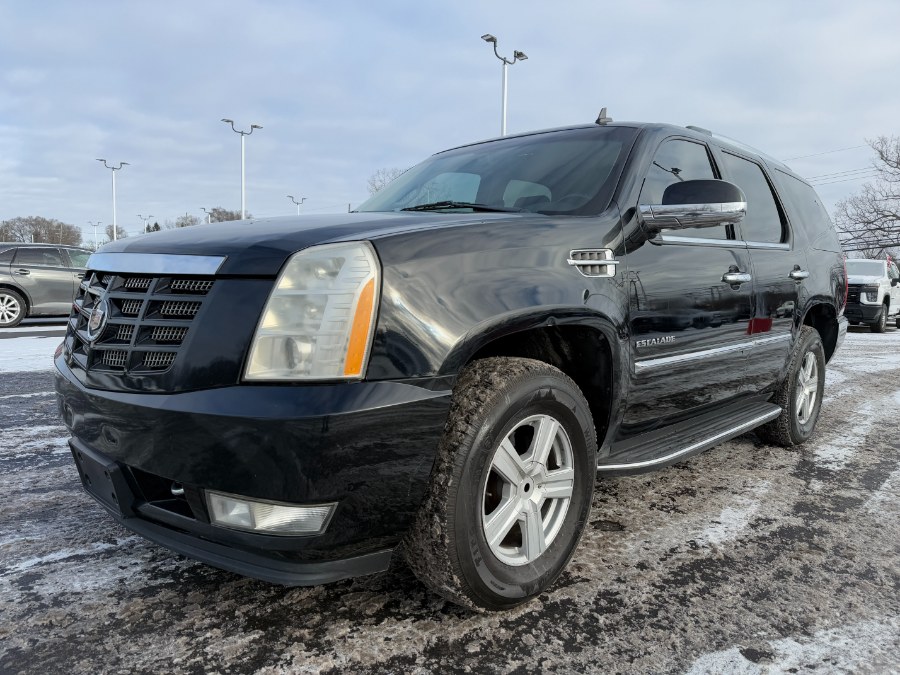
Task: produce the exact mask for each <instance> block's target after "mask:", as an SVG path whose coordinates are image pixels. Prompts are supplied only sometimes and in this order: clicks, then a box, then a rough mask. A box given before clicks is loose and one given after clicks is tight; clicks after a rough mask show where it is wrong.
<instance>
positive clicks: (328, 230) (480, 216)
mask: <svg viewBox="0 0 900 675" xmlns="http://www.w3.org/2000/svg"><path fill="white" fill-rule="evenodd" d="M533 215H534V214H517V213H514V214H510V213H462V214H460V213H415V212H399V213H344V214H333V215H318V216H289V217H283V218H262V219H260V218H252V219H248V220H236V221H231V222H226V223H210V224H203V225H195V226H193V227H185V228H179V229H176V230H164V231H162V232H151V233H149V234H142V235H138V236H136V237H129V238H127V239H119V240H118V241H114V242H110V243H108V244H106V245H105V246H102V247H101V248H100V249H99V250H100V251H101V252H103V253H168V254H178V255H203V256H224V257H225V262H224V263H223V264H222V266H221V267H220V268H219V271H218V274H222V275H234V276H257V277H259V276H275V275H276V274H278V271H279V270H280V269H281V266H282V265H283V264H284V262H285V260H287V258H288V257H290V256H291V255H292V254H293V253H296V252H297V251H300V250H302V249H304V248H308V247H310V246H314V245H316V244H326V243H331V242H337V241H354V240H364V239H369V240H371V239H377V238H379V237H385V236H389V235H392V234H402V233H407V232H411V231H415V230H421V229H435V228H443V227H455V226H461V225H468V224H472V223H483V222H485V221H486V220H509V219H511V218H522V217H528V216H532V217H533Z"/></svg>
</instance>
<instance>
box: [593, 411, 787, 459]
mask: <svg viewBox="0 0 900 675" xmlns="http://www.w3.org/2000/svg"><path fill="white" fill-rule="evenodd" d="M780 414H781V409H780V408H779V409H778V411H774V410H773V411H772V412H767V413H766V414H765V415H760V416H759V417H754V418H753V419H752V420H749V421H747V422H744V423H743V424H738V425H737V426H734V427H731V428H730V429H726V430H725V431H720V432H719V433H717V434H715V435H713V436H710V437H709V438H705V439H703V440H702V441H697V442H696V443H693V444H691V445H689V446H688V447H686V448H682V449H681V450H676V451H675V452H673V453H671V454H668V455H665V456H663V457H657V458H656V459H648V460H645V461H643V462H634V463H633V464H599V465H597V471H619V470H622V469H640V468H642V467H646V466H653V465H654V464H662V463H663V462H668V461H669V460H672V459H675V458H676V457H680V456H681V455H686V454H688V453H690V452H693V451H694V450H696V449H697V448H700V447H702V446H704V445H706V444H708V443H712V444H715V443H716V442H717V441H718V440H719V439H720V438H724V437H725V436H729V435H731V434H734V435H737V434H740V433H741V432H743V431H747V430H749V429H752V428H753V427H756V426H759V425H760V424H763V423H764V422H768V421H770V420H773V419H775V418H776V417H778V416H779V415H780Z"/></svg>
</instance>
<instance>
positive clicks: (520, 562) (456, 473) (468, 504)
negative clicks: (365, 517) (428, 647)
mask: <svg viewBox="0 0 900 675" xmlns="http://www.w3.org/2000/svg"><path fill="white" fill-rule="evenodd" d="M596 471H597V440H596V434H595V431H594V426H593V422H592V419H591V415H590V410H589V408H588V404H587V401H585V399H584V396H583V395H582V393H581V391H580V390H579V389H578V387H577V386H576V385H575V383H574V382H572V380H570V379H569V378H568V377H567V376H566V375H565V374H563V373H562V372H561V371H560V370H558V369H557V368H554V367H553V366H550V365H548V364H546V363H543V362H541V361H534V360H531V359H520V358H490V359H483V360H480V361H476V362H475V363H473V364H472V365H471V366H469V367H468V368H466V370H465V371H463V373H462V374H461V375H460V378H459V381H458V383H457V385H456V388H455V389H454V392H453V403H452V404H451V411H450V418H449V420H448V422H447V426H446V428H445V431H444V437H443V439H442V440H441V444H440V448H439V451H438V457H437V460H436V462H435V468H434V470H433V472H432V476H431V484H430V486H429V490H428V494H427V495H426V498H425V502H424V503H423V505H422V508H421V509H420V511H419V513H418V514H417V516H416V519H415V523H414V525H413V527H412V529H411V530H410V532H409V533H408V535H407V537H406V539H405V542H404V551H405V555H406V559H407V562H408V563H409V566H410V567H411V568H412V570H413V571H414V572H415V574H416V576H417V577H419V579H420V580H421V581H422V582H423V583H424V584H425V585H427V586H429V587H430V588H431V589H432V590H434V591H435V592H437V593H439V594H441V595H443V596H444V597H446V598H448V599H450V600H452V601H454V602H456V603H459V604H461V605H464V606H467V607H471V608H475V609H487V610H502V609H508V608H510V607H515V606H516V605H519V604H521V603H523V602H526V601H527V600H529V599H531V598H532V597H534V596H536V595H538V594H539V593H540V592H541V591H543V590H545V589H546V588H547V587H549V586H550V584H552V583H553V581H554V580H555V579H556V577H557V576H558V575H559V573H560V572H562V570H563V568H564V567H565V566H566V564H567V563H568V561H569V559H570V558H571V557H572V554H573V553H574V552H575V548H576V546H577V544H578V540H579V538H580V537H581V533H582V531H583V530H584V525H585V523H586V522H587V518H588V513H589V511H590V506H591V499H592V496H593V486H594V476H595V475H596Z"/></svg>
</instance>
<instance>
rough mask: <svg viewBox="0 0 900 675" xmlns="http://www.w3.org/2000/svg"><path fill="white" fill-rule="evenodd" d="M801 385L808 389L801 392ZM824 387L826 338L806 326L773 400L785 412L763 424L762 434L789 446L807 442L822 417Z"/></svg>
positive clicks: (770, 439)
mask: <svg viewBox="0 0 900 675" xmlns="http://www.w3.org/2000/svg"><path fill="white" fill-rule="evenodd" d="M813 378H814V380H815V381H813ZM801 387H804V388H805V392H804V391H801V389H800V388H801ZM824 388H825V350H824V349H823V347H822V338H821V337H820V336H819V333H818V331H817V330H816V329H815V328H812V327H811V326H802V327H801V328H800V336H799V338H798V339H797V342H796V343H795V346H794V353H793V354H792V355H791V360H790V362H789V363H788V368H787V377H786V378H785V379H784V381H783V382H782V383H781V384H780V385H779V386H778V389H777V390H776V391H775V396H774V397H773V399H772V402H773V403H776V404H777V405H780V406H781V409H782V412H781V415H779V416H778V417H776V418H775V419H774V420H772V421H771V422H768V423H766V424H764V425H762V426H761V427H759V429H758V430H757V431H758V433H759V436H760V437H761V438H763V439H764V440H766V441H769V442H770V443H774V444H775V445H780V446H782V447H785V448H789V447H791V446H794V445H800V444H801V443H804V442H805V441H806V440H807V439H809V437H810V436H812V432H813V429H815V427H816V422H817V421H818V419H819V413H820V412H821V410H822V392H823V391H824ZM811 397H814V398H811ZM804 404H805V405H804Z"/></svg>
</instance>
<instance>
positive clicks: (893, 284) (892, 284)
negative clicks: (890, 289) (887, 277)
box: [891, 279, 900, 286]
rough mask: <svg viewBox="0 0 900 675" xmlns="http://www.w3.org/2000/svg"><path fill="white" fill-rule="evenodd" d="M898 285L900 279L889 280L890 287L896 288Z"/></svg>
mask: <svg viewBox="0 0 900 675" xmlns="http://www.w3.org/2000/svg"><path fill="white" fill-rule="evenodd" d="M898 283H900V279H891V286H896V285H897V284H898Z"/></svg>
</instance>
